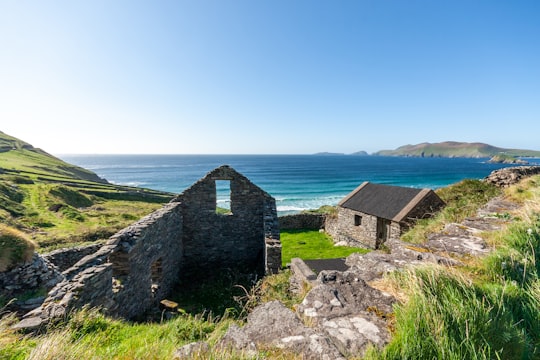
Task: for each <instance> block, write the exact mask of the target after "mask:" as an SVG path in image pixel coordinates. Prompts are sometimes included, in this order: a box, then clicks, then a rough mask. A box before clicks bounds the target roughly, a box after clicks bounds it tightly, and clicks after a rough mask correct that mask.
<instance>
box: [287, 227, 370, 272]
mask: <svg viewBox="0 0 540 360" xmlns="http://www.w3.org/2000/svg"><path fill="white" fill-rule="evenodd" d="M281 245H282V251H281V263H282V265H283V266H286V265H287V264H288V263H290V262H291V259H292V258H295V257H297V258H301V259H303V260H312V259H332V258H343V257H347V256H349V255H350V254H352V253H356V252H358V253H367V252H368V251H369V250H366V249H361V248H353V247H348V246H334V242H333V241H332V239H331V238H330V237H329V236H328V235H327V234H326V233H322V232H319V231H318V230H287V231H282V232H281Z"/></svg>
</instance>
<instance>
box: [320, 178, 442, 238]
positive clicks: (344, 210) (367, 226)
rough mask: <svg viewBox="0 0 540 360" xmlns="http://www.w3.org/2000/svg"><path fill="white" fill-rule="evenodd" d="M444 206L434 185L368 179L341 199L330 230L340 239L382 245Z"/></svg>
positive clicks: (328, 227) (330, 223) (329, 226)
mask: <svg viewBox="0 0 540 360" xmlns="http://www.w3.org/2000/svg"><path fill="white" fill-rule="evenodd" d="M443 206H444V202H443V201H442V200H441V199H440V198H439V196H437V194H435V192H434V191H433V190H430V189H414V188H408V187H401V186H390V185H382V184H374V183H370V182H364V183H363V184H362V185H360V186H359V187H357V188H356V189H355V190H354V191H352V192H351V193H350V194H349V195H347V196H346V197H345V198H344V199H343V200H341V202H340V203H339V204H338V206H337V217H336V218H334V219H332V220H331V221H330V222H329V224H327V231H328V233H330V235H332V236H333V238H334V241H336V242H346V243H347V244H349V245H354V246H363V247H368V248H372V249H378V248H379V247H380V245H381V244H383V243H384V242H385V241H386V240H388V239H391V238H394V239H398V238H399V237H400V236H401V234H402V233H403V231H405V230H407V229H408V228H409V227H410V226H411V225H412V224H414V222H416V221H417V220H418V219H423V218H428V217H431V216H432V215H433V214H434V213H435V212H436V211H438V210H439V209H440V208H441V207H443Z"/></svg>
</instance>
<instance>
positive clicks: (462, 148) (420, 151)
mask: <svg viewBox="0 0 540 360" xmlns="http://www.w3.org/2000/svg"><path fill="white" fill-rule="evenodd" d="M501 154H505V155H509V156H514V157H517V156H519V157H540V151H534V150H520V149H505V148H500V147H496V146H492V145H488V144H484V143H466V142H456V141H446V142H441V143H427V142H426V143H421V144H416V145H404V146H400V147H398V148H397V149H395V150H381V151H378V152H376V153H374V154H373V155H379V156H413V157H471V158H484V157H492V156H495V155H501Z"/></svg>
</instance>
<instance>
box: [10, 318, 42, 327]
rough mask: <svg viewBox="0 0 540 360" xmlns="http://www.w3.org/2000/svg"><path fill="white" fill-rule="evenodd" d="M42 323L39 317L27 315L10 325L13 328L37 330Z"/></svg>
mask: <svg viewBox="0 0 540 360" xmlns="http://www.w3.org/2000/svg"><path fill="white" fill-rule="evenodd" d="M43 325H44V321H43V319H42V318H41V317H38V316H35V317H29V318H26V319H23V320H22V321H20V322H19V323H17V324H15V325H13V326H12V329H13V330H37V329H39V328H41V327H42V326H43Z"/></svg>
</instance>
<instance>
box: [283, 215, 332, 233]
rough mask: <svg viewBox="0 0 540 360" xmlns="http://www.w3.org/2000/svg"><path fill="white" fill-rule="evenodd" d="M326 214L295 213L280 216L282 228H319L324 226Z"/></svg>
mask: <svg viewBox="0 0 540 360" xmlns="http://www.w3.org/2000/svg"><path fill="white" fill-rule="evenodd" d="M325 220H326V216H325V215H323V214H294V215H285V216H280V217H279V228H280V230H300V229H310V230H319V229H323V228H324V223H325Z"/></svg>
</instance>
